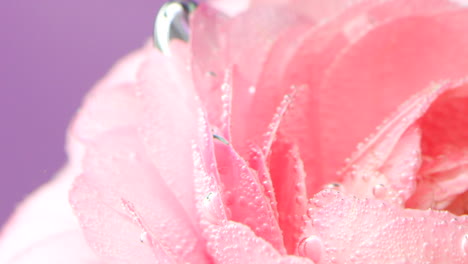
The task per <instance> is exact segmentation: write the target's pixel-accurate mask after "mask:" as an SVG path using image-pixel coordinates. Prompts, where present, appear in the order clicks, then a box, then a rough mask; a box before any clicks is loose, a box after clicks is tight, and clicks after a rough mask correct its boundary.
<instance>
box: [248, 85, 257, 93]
mask: <svg viewBox="0 0 468 264" xmlns="http://www.w3.org/2000/svg"><path fill="white" fill-rule="evenodd" d="M255 91H257V88H255V86H250V87H249V93H250V94H254V93H255Z"/></svg>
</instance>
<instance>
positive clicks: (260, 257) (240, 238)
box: [205, 221, 313, 264]
mask: <svg viewBox="0 0 468 264" xmlns="http://www.w3.org/2000/svg"><path fill="white" fill-rule="evenodd" d="M205 234H206V236H207V240H208V252H209V253H210V255H211V256H213V259H214V261H215V263H222V264H242V263H252V264H264V263H278V264H313V262H312V261H310V260H309V259H306V258H300V257H296V256H281V255H280V254H279V253H278V252H277V251H276V250H275V248H274V247H272V246H271V245H270V244H269V243H267V242H266V241H265V240H263V239H261V238H259V237H257V236H255V234H254V232H252V230H251V229H250V228H248V227H247V226H244V225H242V224H240V223H236V222H231V221H229V222H228V223H226V224H224V225H222V226H219V225H212V226H210V227H209V228H207V230H206V231H205Z"/></svg>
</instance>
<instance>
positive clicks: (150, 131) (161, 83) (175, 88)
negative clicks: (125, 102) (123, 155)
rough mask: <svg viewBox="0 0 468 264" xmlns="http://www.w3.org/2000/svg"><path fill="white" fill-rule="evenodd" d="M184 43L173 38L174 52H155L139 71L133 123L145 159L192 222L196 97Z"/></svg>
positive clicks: (186, 48)
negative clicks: (137, 106) (137, 120)
mask: <svg viewBox="0 0 468 264" xmlns="http://www.w3.org/2000/svg"><path fill="white" fill-rule="evenodd" d="M188 48H189V46H188V45H186V44H185V43H182V42H173V43H172V45H171V50H172V51H173V55H171V56H170V57H167V56H164V55H162V54H161V53H159V52H158V51H156V50H154V52H153V53H151V55H149V56H148V60H147V61H146V62H145V63H144V65H143V66H142V67H141V70H140V72H139V83H138V86H135V87H134V90H135V91H134V92H135V93H136V94H138V95H139V96H138V103H139V104H140V105H142V107H143V108H144V111H143V113H141V114H140V116H141V117H140V119H142V123H141V124H138V132H139V136H140V137H141V139H142V140H143V143H144V146H145V148H146V151H147V153H148V157H149V158H150V159H151V161H152V162H153V164H154V166H155V167H156V168H157V170H158V171H159V173H160V175H161V177H162V178H163V179H164V181H165V182H166V184H167V185H168V187H169V188H170V189H171V191H172V192H173V193H174V194H175V195H176V197H177V199H178V200H179V201H180V202H181V204H182V205H183V207H184V208H185V210H186V211H187V213H188V215H189V216H190V218H192V221H194V222H198V219H197V216H196V211H195V200H194V187H193V174H192V173H193V166H192V147H191V146H192V141H193V140H195V138H196V133H197V112H196V109H197V107H198V104H199V102H198V101H197V100H196V93H195V89H194V88H193V84H192V82H191V75H190V72H189V70H188V69H187V65H188V64H189V59H190V55H189V53H188V52H189V50H188Z"/></svg>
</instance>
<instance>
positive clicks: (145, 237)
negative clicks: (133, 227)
mask: <svg viewBox="0 0 468 264" xmlns="http://www.w3.org/2000/svg"><path fill="white" fill-rule="evenodd" d="M140 242H141V243H146V242H148V233H147V232H142V233H141V234H140Z"/></svg>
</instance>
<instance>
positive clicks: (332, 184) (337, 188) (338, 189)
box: [324, 182, 343, 191]
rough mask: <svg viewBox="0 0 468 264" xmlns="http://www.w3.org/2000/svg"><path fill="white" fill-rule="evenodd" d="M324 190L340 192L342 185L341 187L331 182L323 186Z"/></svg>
mask: <svg viewBox="0 0 468 264" xmlns="http://www.w3.org/2000/svg"><path fill="white" fill-rule="evenodd" d="M324 189H329V190H335V191H342V190H343V185H341V184H340V183H336V182H332V183H329V184H327V185H325V187H324Z"/></svg>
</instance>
